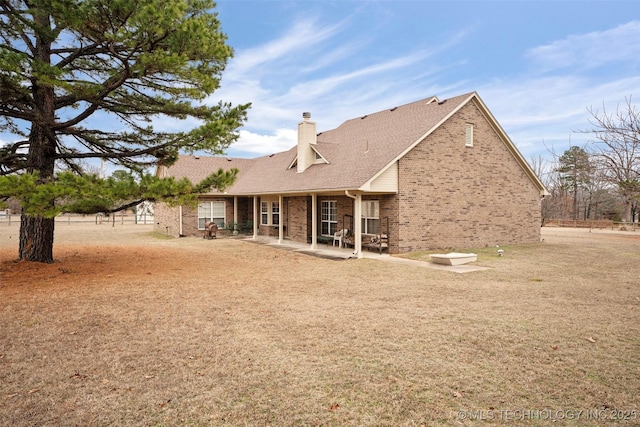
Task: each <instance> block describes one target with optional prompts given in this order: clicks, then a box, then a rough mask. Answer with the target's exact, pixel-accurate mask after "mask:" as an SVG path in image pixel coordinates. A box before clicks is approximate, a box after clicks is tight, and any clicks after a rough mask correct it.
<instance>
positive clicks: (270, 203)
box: [260, 200, 282, 226]
mask: <svg viewBox="0 0 640 427" xmlns="http://www.w3.org/2000/svg"><path fill="white" fill-rule="evenodd" d="M274 214H275V215H278V219H279V221H282V218H281V217H280V202H278V201H277V200H261V201H260V225H269V226H278V225H280V224H279V223H278V224H274V223H273V216H274ZM263 215H266V218H267V221H266V222H264V220H263V219H264V218H263Z"/></svg>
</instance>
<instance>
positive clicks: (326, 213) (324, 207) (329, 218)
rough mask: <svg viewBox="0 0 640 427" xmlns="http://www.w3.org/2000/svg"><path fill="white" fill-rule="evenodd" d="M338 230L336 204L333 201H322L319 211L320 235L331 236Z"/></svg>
mask: <svg viewBox="0 0 640 427" xmlns="http://www.w3.org/2000/svg"><path fill="white" fill-rule="evenodd" d="M337 228H338V204H337V202H336V201H335V200H323V201H322V203H321V209H320V234H322V235H325V236H332V235H333V233H335V232H336V230H337Z"/></svg>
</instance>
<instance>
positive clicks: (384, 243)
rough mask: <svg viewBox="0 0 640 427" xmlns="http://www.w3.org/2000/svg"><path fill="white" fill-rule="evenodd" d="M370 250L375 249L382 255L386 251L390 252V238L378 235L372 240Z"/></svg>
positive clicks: (385, 235) (369, 245)
mask: <svg viewBox="0 0 640 427" xmlns="http://www.w3.org/2000/svg"><path fill="white" fill-rule="evenodd" d="M367 246H368V248H369V250H371V249H375V250H377V251H378V252H379V253H380V254H382V252H383V251H384V250H385V249H386V250H387V251H388V250H389V236H388V235H387V234H376V235H375V236H374V237H372V238H371V241H370V242H369V244H368V245H367Z"/></svg>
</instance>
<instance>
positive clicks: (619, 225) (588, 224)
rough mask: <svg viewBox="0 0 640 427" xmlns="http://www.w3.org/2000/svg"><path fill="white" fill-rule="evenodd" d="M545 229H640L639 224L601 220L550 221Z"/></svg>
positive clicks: (546, 222) (545, 223) (547, 221)
mask: <svg viewBox="0 0 640 427" xmlns="http://www.w3.org/2000/svg"><path fill="white" fill-rule="evenodd" d="M544 225H545V227H568V228H599V229H611V230H619V231H636V230H637V229H638V228H640V224H638V223H637V222H615V221H612V220H608V219H600V220H573V219H549V220H546V221H545V222H544Z"/></svg>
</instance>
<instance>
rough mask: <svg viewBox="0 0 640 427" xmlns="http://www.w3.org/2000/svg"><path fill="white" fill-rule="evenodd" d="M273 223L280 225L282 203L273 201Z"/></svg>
mask: <svg viewBox="0 0 640 427" xmlns="http://www.w3.org/2000/svg"><path fill="white" fill-rule="evenodd" d="M271 224H273V225H280V203H279V202H271Z"/></svg>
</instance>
